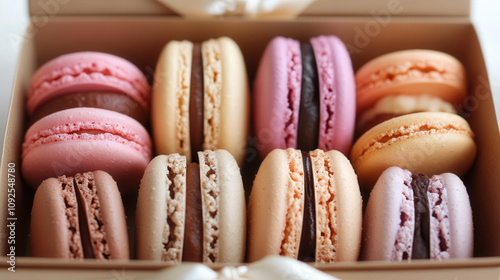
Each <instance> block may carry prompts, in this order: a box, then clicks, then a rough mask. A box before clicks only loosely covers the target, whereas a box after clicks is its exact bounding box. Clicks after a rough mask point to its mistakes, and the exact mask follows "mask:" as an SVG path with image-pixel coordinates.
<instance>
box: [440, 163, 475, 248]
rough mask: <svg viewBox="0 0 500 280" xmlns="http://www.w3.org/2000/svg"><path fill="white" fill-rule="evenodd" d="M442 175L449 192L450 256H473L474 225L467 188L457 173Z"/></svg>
mask: <svg viewBox="0 0 500 280" xmlns="http://www.w3.org/2000/svg"><path fill="white" fill-rule="evenodd" d="M441 177H442V179H443V182H444V185H445V187H446V192H447V194H448V210H449V221H450V235H451V236H450V237H451V239H450V241H451V247H450V257H451V258H471V257H472V256H473V251H474V233H473V231H474V229H473V228H474V227H473V224H472V209H471V205H470V200H469V195H468V194H467V189H466V188H465V186H464V183H463V182H462V180H460V178H459V177H458V176H457V175H455V174H452V173H444V174H441Z"/></svg>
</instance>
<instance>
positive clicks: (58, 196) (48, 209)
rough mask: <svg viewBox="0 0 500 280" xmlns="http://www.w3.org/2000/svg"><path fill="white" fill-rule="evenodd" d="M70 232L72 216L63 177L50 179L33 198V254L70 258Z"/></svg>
mask: <svg viewBox="0 0 500 280" xmlns="http://www.w3.org/2000/svg"><path fill="white" fill-rule="evenodd" d="M75 199H76V197H75ZM78 231H79V230H78ZM68 232H69V231H68V218H67V217H66V207H65V206H64V201H63V194H62V191H61V187H60V186H59V180H57V179H56V178H49V179H47V180H45V181H43V182H42V183H41V184H40V186H39V187H38V189H37V192H36V193H35V198H34V201H33V208H32V210H31V226H30V244H31V255H32V256H36V257H49V258H69V257H70V255H71V252H70V249H69V248H70V245H69V242H70V240H71V239H70V236H69V233H68ZM82 254H83V253H82Z"/></svg>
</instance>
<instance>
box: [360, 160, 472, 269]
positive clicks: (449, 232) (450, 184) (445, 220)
mask: <svg viewBox="0 0 500 280" xmlns="http://www.w3.org/2000/svg"><path fill="white" fill-rule="evenodd" d="M361 248H362V259H364V260H385V261H397V260H399V261H401V260H412V259H437V260H442V259H450V258H470V257H472V255H473V248H474V237H473V224H472V210H471V205H470V202H469V196H468V194H467V190H466V188H465V186H464V184H463V182H462V180H460V178H459V177H458V176H456V175H455V174H453V173H443V174H440V175H434V176H432V177H430V178H429V177H427V176H425V175H415V174H412V173H411V172H410V171H408V170H405V169H401V168H399V167H390V168H388V169H386V170H385V171H384V172H383V173H382V175H381V176H380V178H379V179H378V181H377V183H376V184H375V186H374V187H373V190H372V191H371V193H370V198H369V200H368V204H367V207H366V212H365V217H364V223H363V243H362V246H361Z"/></svg>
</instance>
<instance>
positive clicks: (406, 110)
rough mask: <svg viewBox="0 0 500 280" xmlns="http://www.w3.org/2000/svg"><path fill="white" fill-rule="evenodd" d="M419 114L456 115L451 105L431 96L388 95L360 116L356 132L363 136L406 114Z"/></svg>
mask: <svg viewBox="0 0 500 280" xmlns="http://www.w3.org/2000/svg"><path fill="white" fill-rule="evenodd" d="M418 112H447V113H452V114H456V113H457V111H456V110H455V108H453V106H452V105H451V103H449V102H445V101H443V100H442V99H440V98H438V97H434V96H429V95H417V96H410V95H388V96H386V97H383V98H381V99H380V100H379V101H378V102H377V103H376V104H375V105H374V106H373V107H371V108H370V109H367V110H366V111H365V112H364V113H363V114H362V115H360V116H359V117H358V119H357V122H356V131H357V134H358V135H361V134H363V133H365V132H366V131H368V130H369V129H370V128H372V127H374V126H376V125H377V124H379V123H381V122H384V121H386V120H389V119H392V118H395V117H399V116H402V115H405V114H411V113H418Z"/></svg>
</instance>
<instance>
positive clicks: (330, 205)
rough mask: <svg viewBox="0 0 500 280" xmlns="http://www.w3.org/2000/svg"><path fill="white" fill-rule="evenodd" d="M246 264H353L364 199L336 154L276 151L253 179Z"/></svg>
mask: <svg viewBox="0 0 500 280" xmlns="http://www.w3.org/2000/svg"><path fill="white" fill-rule="evenodd" d="M248 208H249V232H248V260H249V261H250V262H253V261H257V260H259V259H262V258H263V257H265V256H267V255H281V256H287V257H291V258H297V259H299V260H302V261H314V262H324V263H328V262H334V261H356V260H357V259H358V254H359V249H360V242H361V221H362V217H361V208H362V201H361V195H360V190H359V186H358V181H357V179H356V174H354V170H353V169H352V166H351V164H350V163H349V160H348V159H347V158H346V157H345V156H344V155H343V154H342V153H340V152H338V151H329V152H326V153H325V152H324V151H322V150H314V151H312V152H309V153H304V152H301V151H300V150H295V149H287V150H281V149H276V150H273V151H272V152H271V153H269V154H268V155H267V157H266V158H265V159H264V161H263V162H262V165H261V166H260V168H259V171H258V173H257V176H256V178H255V181H254V184H253V188H252V193H251V195H250V202H249V206H248Z"/></svg>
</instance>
